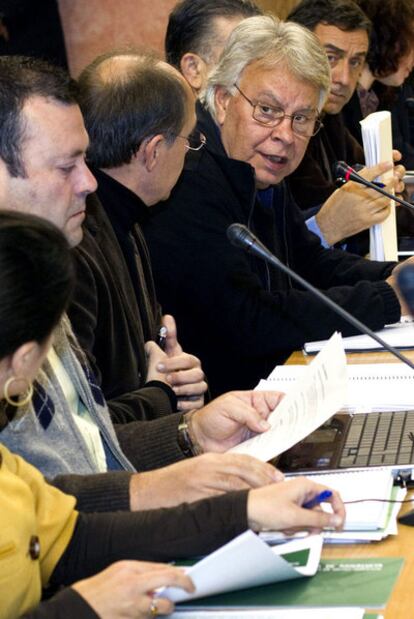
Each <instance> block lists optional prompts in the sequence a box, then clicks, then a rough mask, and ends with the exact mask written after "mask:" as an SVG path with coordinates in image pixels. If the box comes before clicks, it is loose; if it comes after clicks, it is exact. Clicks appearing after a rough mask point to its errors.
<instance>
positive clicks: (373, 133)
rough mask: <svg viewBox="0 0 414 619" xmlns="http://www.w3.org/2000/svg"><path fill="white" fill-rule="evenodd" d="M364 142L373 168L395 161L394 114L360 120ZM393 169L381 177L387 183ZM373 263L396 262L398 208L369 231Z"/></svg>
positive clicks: (373, 115) (380, 113) (378, 113)
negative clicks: (393, 140) (393, 142)
mask: <svg viewBox="0 0 414 619" xmlns="http://www.w3.org/2000/svg"><path fill="white" fill-rule="evenodd" d="M361 130H362V141H363V144H364V154H365V163H366V164H367V166H369V167H371V166H373V165H376V164H377V163H380V162H382V161H389V162H390V163H391V162H392V160H393V159H392V130H391V113H390V112H375V113H374V114H370V115H369V116H367V117H366V118H364V120H363V121H361ZM392 174H393V172H392V169H391V170H389V171H388V172H385V174H383V175H382V177H381V179H380V180H381V181H383V182H384V183H387V181H388V180H389V179H391V178H392ZM369 253H370V257H371V260H397V259H398V245H397V224H396V218H395V205H394V203H392V205H391V213H390V215H389V216H388V217H387V219H386V220H385V221H384V222H383V223H382V224H378V225H376V226H372V228H371V230H370V251H369Z"/></svg>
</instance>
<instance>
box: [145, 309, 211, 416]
mask: <svg viewBox="0 0 414 619" xmlns="http://www.w3.org/2000/svg"><path fill="white" fill-rule="evenodd" d="M162 324H163V325H164V326H165V327H166V328H167V340H166V345H165V352H166V355H167V356H166V357H165V358H163V359H162V360H160V362H159V363H158V364H157V366H156V370H157V371H158V372H159V373H160V374H163V375H164V377H165V378H164V380H165V382H167V383H168V384H169V385H171V387H172V388H173V390H174V392H175V395H176V396H177V399H178V405H177V409H178V410H180V411H188V410H192V409H194V408H201V407H202V406H203V404H204V394H205V392H206V391H207V383H206V381H205V380H204V372H203V370H202V369H201V363H200V360H199V359H197V357H195V356H194V355H189V354H187V353H185V352H183V349H182V348H181V346H180V344H179V343H178V340H177V327H176V324H175V320H174V318H173V317H172V316H170V315H168V314H166V315H165V316H163V318H162Z"/></svg>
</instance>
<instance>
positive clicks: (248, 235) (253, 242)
mask: <svg viewBox="0 0 414 619" xmlns="http://www.w3.org/2000/svg"><path fill="white" fill-rule="evenodd" d="M227 238H228V239H229V241H230V243H231V244H232V245H234V246H235V247H240V248H242V249H244V250H245V251H247V252H248V253H251V254H253V255H255V256H257V257H259V258H261V259H262V260H265V261H266V262H268V263H269V264H271V265H272V266H274V267H276V268H277V269H280V270H281V271H283V272H284V273H286V274H287V275H289V276H290V277H291V278H292V279H293V280H295V281H296V282H298V283H299V284H300V285H301V286H303V288H305V289H306V290H308V291H309V292H311V293H312V294H313V295H315V296H316V297H317V298H318V299H319V300H320V301H321V302H322V303H325V305H327V306H328V307H330V308H331V310H332V311H333V312H335V313H336V314H338V315H339V316H340V317H341V318H343V319H344V320H346V321H347V322H348V323H349V324H351V325H352V326H353V327H355V328H356V329H357V330H358V331H360V332H361V333H365V334H366V335H369V336H370V337H372V339H373V340H375V341H376V342H378V344H380V345H381V347H382V348H385V350H388V352H390V353H391V354H392V355H394V356H395V357H397V359H399V360H400V361H402V362H403V363H406V364H407V365H408V366H409V367H410V368H411V369H412V370H414V363H412V361H410V359H408V358H407V357H405V356H404V355H403V354H402V353H400V351H399V350H397V349H396V348H394V347H393V346H390V345H389V344H387V342H385V341H384V340H383V339H382V338H381V337H380V336H379V335H377V334H376V333H375V332H374V331H372V330H371V329H370V328H369V327H367V326H366V325H364V323H363V322H361V321H360V320H358V319H357V318H355V317H354V316H352V314H350V313H349V312H347V311H346V310H344V309H343V308H342V307H341V306H340V305H338V304H337V303H335V301H332V299H330V298H329V297H327V296H326V295H325V294H324V293H323V292H321V291H320V290H318V289H317V288H315V286H312V284H310V283H309V282H308V281H306V279H303V277H301V276H300V275H298V274H297V273H296V272H295V271H293V270H292V269H291V268H290V267H288V266H286V264H283V262H281V260H279V258H276V256H274V255H273V254H272V253H271V252H270V251H269V250H268V249H267V248H266V247H265V246H264V245H263V243H262V242H261V241H259V239H258V238H257V237H256V236H255V235H254V234H253V233H252V232H251V231H250V230H249V229H248V228H247V227H246V226H243V224H231V226H229V227H228V228H227ZM402 270H403V269H401V272H402ZM413 274H414V271H413ZM413 281H414V278H413Z"/></svg>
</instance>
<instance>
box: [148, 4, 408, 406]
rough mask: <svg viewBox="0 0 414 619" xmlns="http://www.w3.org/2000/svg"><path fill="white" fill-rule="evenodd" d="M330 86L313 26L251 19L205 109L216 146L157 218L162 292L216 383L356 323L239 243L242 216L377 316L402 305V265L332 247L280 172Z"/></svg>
mask: <svg viewBox="0 0 414 619" xmlns="http://www.w3.org/2000/svg"><path fill="white" fill-rule="evenodd" d="M329 87H330V73H329V65H328V60H327V57H326V52H325V50H324V49H323V48H322V47H321V46H320V44H319V42H318V41H317V39H316V38H315V37H314V35H313V34H312V33H310V32H309V31H308V30H306V29H304V28H302V27H301V26H299V25H297V24H293V23H283V22H279V21H277V20H275V19H273V18H271V17H263V16H259V17H251V18H248V19H246V20H244V21H243V22H241V23H240V24H239V25H238V26H237V27H236V29H235V30H234V31H233V33H232V35H231V37H230V39H229V41H228V44H227V46H226V48H225V50H224V52H223V54H222V56H221V59H220V62H219V64H218V66H217V68H216V70H215V71H214V72H213V73H212V74H211V75H210V78H209V82H208V86H207V89H206V91H205V93H204V96H203V97H202V101H203V106H200V107H199V109H198V128H199V129H200V130H201V131H202V132H203V133H204V134H205V135H206V137H207V144H206V148H204V149H203V150H201V151H199V152H198V153H191V156H190V157H188V159H187V162H186V166H185V170H184V173H183V175H182V177H181V179H180V181H179V183H178V185H177V186H176V188H175V189H174V191H173V193H172V195H171V198H170V199H169V201H168V202H167V203H164V206H163V207H162V208H158V209H157V212H156V213H155V215H154V216H153V217H152V218H151V221H150V222H149V224H148V225H147V228H146V237H147V241H148V243H149V246H150V251H151V256H152V263H153V268H154V275H155V281H156V286H157V291H158V295H159V298H160V301H161V303H162V304H163V307H164V310H165V311H169V312H171V313H173V314H174V315H175V316H176V317H177V319H178V320H179V321H180V324H182V325H183V329H182V339H183V341H184V344H185V346H186V348H187V349H188V350H191V351H192V352H193V353H195V354H197V355H199V356H200V357H201V359H202V361H203V365H204V367H205V370H206V372H207V376H208V377H209V380H210V385H211V387H212V390H213V392H214V393H215V394H217V393H220V392H223V391H225V390H227V389H229V388H231V387H234V386H237V387H250V386H253V385H254V384H255V383H256V382H257V380H258V379H259V378H260V377H262V376H265V375H266V374H267V373H268V372H269V371H270V370H271V369H272V367H273V366H274V365H275V364H276V363H281V362H283V361H284V360H285V359H286V358H287V356H288V355H289V354H290V353H291V352H292V350H294V349H296V348H299V347H301V346H302V345H303V344H304V342H305V341H307V340H310V339H322V338H326V337H328V336H330V335H331V334H332V332H333V331H334V330H336V329H339V330H341V331H342V333H343V334H344V335H350V334H351V333H353V332H354V331H353V330H352V329H351V328H350V327H349V325H347V324H345V323H344V321H343V320H342V319H340V318H339V317H338V316H336V315H335V314H334V313H333V312H332V311H331V310H330V309H327V308H326V307H324V306H323V305H322V304H321V302H320V301H319V300H318V299H316V298H314V297H313V296H312V295H311V294H310V293H308V292H305V291H304V290H302V289H299V288H298V287H296V285H295V284H294V283H293V282H292V281H291V280H290V279H289V278H287V277H286V276H285V275H284V274H282V273H280V272H278V271H276V270H274V269H269V268H268V266H267V265H266V264H264V263H262V262H260V261H258V260H257V259H256V258H254V257H251V256H250V255H247V254H245V253H244V252H243V250H242V249H238V248H235V247H232V246H231V245H230V244H229V242H228V240H227V237H226V230H227V228H228V226H229V225H230V224H232V223H234V222H240V223H242V224H245V225H247V226H249V228H251V229H252V231H253V232H254V233H255V234H256V235H257V236H258V237H259V238H260V240H261V241H262V242H263V243H264V244H265V245H266V246H267V247H268V248H269V249H270V250H271V251H272V252H273V253H274V254H276V255H277V256H278V258H280V259H281V260H282V261H283V262H284V263H286V264H288V265H289V266H290V267H291V268H293V269H294V270H296V271H297V272H298V273H300V274H301V275H302V276H303V277H305V278H306V279H308V280H309V281H311V283H313V284H314V285H315V286H317V287H318V288H320V289H322V290H324V291H325V292H326V294H327V295H328V296H329V297H330V298H331V299H332V300H334V301H336V302H338V303H339V304H340V305H341V306H342V307H344V308H345V309H347V310H348V311H350V312H351V313H352V314H354V315H355V316H356V317H357V318H359V319H360V320H362V321H364V322H366V323H367V324H368V325H369V326H370V327H371V328H372V329H379V328H381V327H382V326H383V325H384V324H385V323H390V322H395V321H397V320H399V318H400V315H401V311H402V310H404V307H403V303H402V301H401V300H400V298H399V296H398V292H397V291H396V287H395V283H394V278H393V275H392V273H393V269H394V267H395V265H394V264H392V263H378V262H368V261H366V260H364V259H361V258H359V257H357V256H353V255H351V254H347V255H346V254H345V253H344V252H342V251H337V250H335V249H325V248H323V247H322V246H321V244H320V241H319V239H318V238H317V237H316V236H315V235H313V234H312V233H310V232H309V231H308V230H307V228H306V226H305V224H304V222H303V218H302V216H301V213H300V212H299V210H298V208H297V206H296V205H295V203H294V201H293V200H292V198H291V196H290V194H289V192H288V190H287V188H286V186H285V184H284V182H283V179H284V178H285V177H286V176H288V175H289V174H291V173H292V172H293V171H294V170H295V169H296V167H297V166H298V165H299V163H300V161H301V160H302V157H303V155H304V153H305V150H306V147H307V145H308V142H309V139H310V137H311V136H312V135H314V134H315V133H316V132H317V131H318V128H319V126H320V121H319V112H320V111H321V110H322V108H323V105H324V103H325V99H326V95H327V93H328V91H329Z"/></svg>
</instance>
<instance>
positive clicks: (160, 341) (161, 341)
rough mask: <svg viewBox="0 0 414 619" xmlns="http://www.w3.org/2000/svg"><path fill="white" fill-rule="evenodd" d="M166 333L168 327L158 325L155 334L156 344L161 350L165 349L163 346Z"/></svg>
mask: <svg viewBox="0 0 414 619" xmlns="http://www.w3.org/2000/svg"><path fill="white" fill-rule="evenodd" d="M167 333H168V329H167V327H160V329H159V331H158V334H157V340H156V342H157V344H158V346H159V347H160V348H161V350H164V351H165V347H166V344H167Z"/></svg>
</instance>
